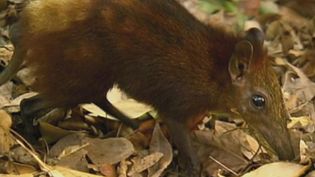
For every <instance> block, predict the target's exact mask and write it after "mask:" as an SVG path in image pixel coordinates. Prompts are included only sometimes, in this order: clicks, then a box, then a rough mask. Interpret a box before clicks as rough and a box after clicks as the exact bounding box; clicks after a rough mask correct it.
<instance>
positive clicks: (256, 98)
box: [252, 95, 266, 109]
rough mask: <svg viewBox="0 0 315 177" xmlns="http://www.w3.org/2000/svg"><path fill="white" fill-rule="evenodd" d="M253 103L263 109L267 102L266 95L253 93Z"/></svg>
mask: <svg viewBox="0 0 315 177" xmlns="http://www.w3.org/2000/svg"><path fill="white" fill-rule="evenodd" d="M252 103H253V105H254V106H255V107H256V108H258V109H263V108H264V107H265V104H266V100H265V97H263V96H261V95H253V96H252Z"/></svg>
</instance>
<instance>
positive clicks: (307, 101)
mask: <svg viewBox="0 0 315 177" xmlns="http://www.w3.org/2000/svg"><path fill="white" fill-rule="evenodd" d="M276 62H277V63H278V64H280V65H285V66H287V67H288V68H289V69H291V70H292V71H293V72H294V73H295V74H296V75H297V76H298V78H293V77H292V74H291V73H292V71H288V72H287V74H286V77H285V81H284V84H283V87H282V91H283V93H284V97H285V100H286V102H287V103H289V104H287V105H286V106H287V107H288V110H289V112H290V113H294V112H297V111H300V110H301V109H302V108H305V109H306V110H307V112H306V113H308V114H309V115H310V116H311V118H312V119H313V121H314V122H315V108H314V104H313V103H312V101H311V100H312V99H313V98H314V97H315V83H313V82H312V81H311V80H310V79H308V77H307V76H306V75H305V74H304V73H303V72H302V71H301V70H300V69H299V68H297V67H295V66H293V65H292V64H290V63H289V62H287V61H286V60H283V59H280V58H277V59H276Z"/></svg>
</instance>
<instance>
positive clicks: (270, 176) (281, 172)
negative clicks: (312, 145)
mask: <svg viewBox="0 0 315 177" xmlns="http://www.w3.org/2000/svg"><path fill="white" fill-rule="evenodd" d="M309 167H310V166H303V165H299V164H294V163H289V162H275V163H270V164H267V165H264V166H261V167H259V168H258V169H256V170H254V171H251V172H249V173H247V174H245V175H243V176H242V177H301V175H303V174H304V173H305V172H306V171H307V170H308V169H309Z"/></svg>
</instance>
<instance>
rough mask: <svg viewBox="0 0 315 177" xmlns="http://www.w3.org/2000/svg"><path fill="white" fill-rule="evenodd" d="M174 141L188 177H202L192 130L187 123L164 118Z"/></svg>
mask: <svg viewBox="0 0 315 177" xmlns="http://www.w3.org/2000/svg"><path fill="white" fill-rule="evenodd" d="M163 121H164V122H165V123H166V125H167V127H168V130H169V133H170V135H171V138H172V141H173V142H174V143H175V146H176V148H177V149H178V151H179V155H180V160H181V163H180V164H182V169H183V171H184V174H185V175H186V176H187V177H199V176H201V166H200V162H199V159H198V158H197V153H196V150H195V149H194V148H193V146H192V141H191V136H190V128H189V126H188V123H186V121H179V120H178V119H172V118H170V117H165V118H164V117H163Z"/></svg>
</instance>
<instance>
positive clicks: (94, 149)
mask: <svg viewBox="0 0 315 177" xmlns="http://www.w3.org/2000/svg"><path fill="white" fill-rule="evenodd" d="M84 142H86V143H89V144H90V145H89V146H87V147H86V148H85V149H86V150H87V151H88V156H89V158H90V160H91V161H92V162H93V163H94V164H96V165H102V164H115V163H118V162H120V161H122V160H124V159H126V158H128V157H129V156H130V155H132V154H133V153H134V152H135V149H134V147H133V145H132V143H131V142H130V141H129V140H128V139H126V138H107V139H96V138H94V139H92V138H85V139H84Z"/></svg>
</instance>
